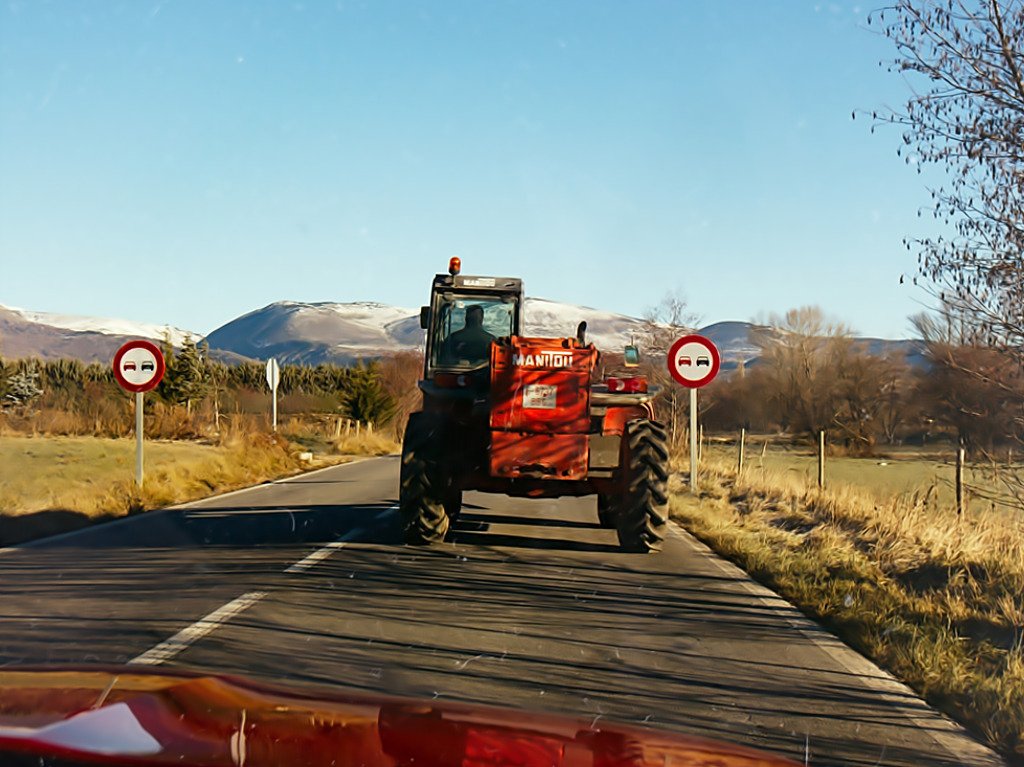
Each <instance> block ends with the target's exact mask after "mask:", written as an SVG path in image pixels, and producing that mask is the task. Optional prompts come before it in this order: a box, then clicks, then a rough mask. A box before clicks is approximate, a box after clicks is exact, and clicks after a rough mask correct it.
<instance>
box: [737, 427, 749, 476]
mask: <svg viewBox="0 0 1024 767" xmlns="http://www.w3.org/2000/svg"><path fill="white" fill-rule="evenodd" d="M746 441H747V430H746V428H741V429H740V455H739V460H738V461H737V464H736V473H737V474H742V473H743V447H744V443H745V442H746Z"/></svg>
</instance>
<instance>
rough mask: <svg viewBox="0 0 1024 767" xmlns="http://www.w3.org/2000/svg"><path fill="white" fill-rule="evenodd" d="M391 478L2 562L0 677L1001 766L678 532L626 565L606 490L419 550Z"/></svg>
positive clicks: (103, 534)
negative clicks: (145, 667)
mask: <svg viewBox="0 0 1024 767" xmlns="http://www.w3.org/2000/svg"><path fill="white" fill-rule="evenodd" d="M397 476H398V465H397V460H396V459H394V458H383V459H374V460H367V461H361V462H358V463H355V464H350V465H345V466H339V467H335V468H332V469H328V470H324V471H320V472H314V473H312V474H308V475H305V476H302V477H298V478H294V479H290V480H286V481H282V482H276V483H272V484H267V485H262V486H260V487H257V488H253V489H250V490H247V491H241V492H238V493H232V494H228V495H225V496H220V497H218V498H214V499H209V500H207V501H202V502H198V503H195V504H189V505H187V506H184V507H180V508H175V509H171V510H166V511H161V512H153V513H149V514H145V515H141V516H137V517H133V518H130V519H128V520H124V521H120V522H115V523H111V524H107V525H102V526H98V527H94V528H91V529H88V530H84V531H81V532H78V533H74V534H70V535H66V536H61V537H57V538H52V539H48V540H45V541H41V542H38V543H36V544H34V545H28V546H22V547H18V548H13V549H6V550H0V663H2V664H5V665H6V664H22V663H41V662H53V663H82V662H98V663H124V662H135V663H140V664H146V663H150V664H167V665H181V666H186V667H191V668H201V669H211V670H216V671H220V672H231V673H242V674H246V675H249V676H254V677H263V678H270V679H274V680H276V681H291V682H300V683H316V684H319V685H324V684H326V685H331V686H341V687H346V688H351V689H358V690H364V691H374V692H384V693H390V694H398V695H413V696H425V697H427V698H443V699H448V700H458V701H469V702H478V703H488V704H497V705H503V706H513V707H519V708H525V709H530V710H548V711H556V712H560V713H569V714H574V715H577V716H584V717H592V718H594V719H596V720H600V719H602V718H604V719H611V720H619V721H625V722H634V723H635V722H642V723H646V724H648V725H650V726H654V727H659V728H666V729H670V730H675V731H681V732H685V733H690V734H699V735H704V736H710V737H715V738H719V739H723V740H728V741H732V742H736V743H742V744H746V745H752V746H756V747H760V748H764V749H768V750H771V751H774V752H776V753H781V754H784V755H788V756H791V757H794V758H796V759H798V760H799V761H803V760H804V758H805V755H807V754H809V763H810V764H813V765H840V764H841V765H865V766H868V765H913V767H922V765H981V764H1000V763H1001V762H999V761H998V760H996V759H995V758H994V757H993V755H992V754H991V752H989V751H987V750H986V749H984V748H982V747H981V746H979V745H978V744H977V743H975V742H974V741H973V740H971V739H970V738H969V737H967V736H966V735H964V734H963V733H962V732H961V731H960V729H959V728H958V727H956V726H955V725H953V724H952V723H951V722H949V721H948V720H947V719H945V718H944V717H942V716H940V715H938V714H937V713H935V712H934V711H933V710H931V709H930V708H929V707H928V706H927V705H926V704H924V703H923V702H922V701H921V700H920V699H918V698H916V697H915V696H914V695H912V694H911V693H910V692H909V691H908V690H907V689H906V688H904V687H902V686H901V685H899V684H897V683H896V682H895V681H893V680H892V679H891V678H890V677H888V676H887V675H885V674H884V673H882V672H881V671H879V670H878V669H877V668H875V667H874V666H873V665H871V664H870V663H868V662H867V661H866V660H864V659H863V658H861V656H859V655H857V654H856V653H854V652H853V651H851V650H849V649H848V648H846V647H845V646H843V645H842V644H841V643H839V642H838V641H837V640H836V639H834V638H833V637H832V636H831V635H830V634H828V633H827V632H825V631H823V630H821V629H820V628H818V627H817V626H816V625H815V624H813V623H811V622H810V621H808V620H806V619H805V618H804V617H803V616H802V615H801V614H800V613H799V612H797V611H796V610H794V609H793V608H792V607H790V606H789V605H787V604H786V603H785V602H783V601H782V600H780V599H778V598H777V597H775V596H774V595H773V594H772V593H771V592H769V591H768V590H767V589H765V588H763V587H761V586H760V585H758V584H756V583H755V582H753V581H752V580H750V579H749V578H748V577H747V576H746V575H745V574H744V573H742V571H740V570H738V569H737V568H735V567H734V566H732V565H731V564H729V563H727V562H724V561H723V560H721V559H719V558H718V557H715V556H714V555H712V554H711V553H710V552H709V551H708V550H707V549H706V548H705V547H704V546H703V545H702V544H700V543H698V542H697V541H695V540H694V539H692V538H691V537H690V536H689V535H687V534H686V533H684V532H682V531H681V530H676V531H674V532H673V534H672V536H671V537H670V539H669V540H668V542H667V545H666V547H665V550H664V551H663V552H662V553H660V554H657V555H651V556H644V555H636V554H623V553H621V552H619V550H618V547H617V545H616V542H615V535H614V533H613V532H612V531H609V530H603V529H601V528H599V527H598V526H597V519H596V517H597V514H596V504H595V501H594V499H593V498H583V499H562V500H558V501H546V500H535V501H522V500H516V499H510V498H505V497H503V496H491V495H483V494H476V493H468V494H467V495H466V505H465V507H464V511H463V515H462V517H461V519H460V520H459V524H458V525H457V527H456V529H455V530H454V532H453V533H452V534H450V536H449V540H448V541H447V542H446V543H445V544H443V545H440V546H436V547H431V548H428V549H421V548H410V547H405V546H402V545H401V544H400V542H399V531H398V524H397V513H396V511H395V504H396V502H397V484H398V482H397Z"/></svg>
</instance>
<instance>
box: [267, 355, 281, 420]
mask: <svg viewBox="0 0 1024 767" xmlns="http://www.w3.org/2000/svg"><path fill="white" fill-rule="evenodd" d="M280 383H281V367H280V365H278V364H277V360H275V359H274V358H273V357H271V358H270V359H269V360H267V385H268V386H269V387H270V423H271V426H272V427H273V429H274V431H277V386H278V384H280Z"/></svg>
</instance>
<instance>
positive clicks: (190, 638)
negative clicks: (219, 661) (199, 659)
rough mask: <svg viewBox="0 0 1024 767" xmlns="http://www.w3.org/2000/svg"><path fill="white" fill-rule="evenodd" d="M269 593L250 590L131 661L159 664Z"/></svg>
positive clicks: (152, 664) (141, 663)
mask: <svg viewBox="0 0 1024 767" xmlns="http://www.w3.org/2000/svg"><path fill="white" fill-rule="evenodd" d="M266 595H267V592H265V591H250V592H248V593H247V594H242V596H240V597H238V598H237V599H232V600H231V601H230V602H228V603H227V604H224V605H221V606H220V607H218V608H217V609H216V610H214V611H213V612H212V613H210V614H209V615H207V616H205V617H203V618H200V619H199V620H197V621H196V622H195V623H193V624H192V625H190V626H186V627H185V628H183V629H182V630H181V631H179V632H178V633H177V634H175V635H174V636H172V637H171V638H170V639H165V640H164V641H163V642H161V643H160V644H158V645H156V646H155V647H152V648H150V649H149V650H146V652H144V653H142V655H137V656H135V657H134V658H132V659H131V660H130V661H128V662H129V663H135V664H140V665H150V666H158V665H160V664H161V663H164V662H165V661H169V660H170V659H171V658H173V657H174V656H175V655H178V654H179V653H181V652H182V651H183V650H185V649H186V648H188V647H189V646H190V645H192V644H195V643H196V642H197V641H199V640H200V639H202V638H203V637H204V636H206V635H207V634H209V633H211V632H212V631H214V630H215V629H216V628H217V627H218V626H221V625H223V624H225V623H227V622H228V621H229V620H231V619H232V618H234V617H235V616H236V615H238V614H240V613H242V612H245V611H246V610H248V609H249V608H250V607H252V606H253V605H254V604H256V603H257V602H259V601H260V600H261V599H263V597H265V596H266Z"/></svg>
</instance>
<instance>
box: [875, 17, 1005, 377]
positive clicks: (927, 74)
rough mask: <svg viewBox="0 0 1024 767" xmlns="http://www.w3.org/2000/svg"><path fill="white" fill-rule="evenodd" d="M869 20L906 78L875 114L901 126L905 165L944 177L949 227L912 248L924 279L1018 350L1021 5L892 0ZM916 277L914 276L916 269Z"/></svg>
mask: <svg viewBox="0 0 1024 767" xmlns="http://www.w3.org/2000/svg"><path fill="white" fill-rule="evenodd" d="M869 22H870V23H871V24H872V25H873V26H874V27H875V28H877V29H880V31H881V32H882V34H884V35H885V36H886V37H888V38H889V39H891V40H892V41H893V43H894V44H895V46H896V50H897V56H896V58H895V60H894V61H892V62H891V65H890V71H898V72H901V73H903V74H904V76H906V77H907V79H908V80H909V81H910V84H911V85H912V86H913V87H914V88H915V90H914V92H913V95H912V96H911V98H910V99H909V100H908V101H907V103H906V105H905V107H904V108H903V109H902V110H892V111H885V112H882V113H876V114H875V115H874V116H875V118H876V120H878V121H879V122H882V123H890V124H895V125H898V126H901V127H902V128H903V143H904V147H902V148H901V149H900V153H901V154H904V155H905V157H906V161H907V162H908V163H914V164H917V165H918V168H919V171H920V166H922V165H934V166H937V167H938V168H939V169H941V170H943V171H945V172H946V174H947V177H948V181H947V182H946V183H945V184H944V185H943V186H941V187H939V188H937V189H933V190H931V195H932V200H933V203H932V213H933V215H934V216H935V218H936V219H938V220H940V221H942V222H944V223H946V224H949V225H951V233H950V234H949V235H944V236H937V237H934V238H924V239H919V240H912V241H907V243H906V244H907V248H908V249H911V248H912V247H913V246H916V247H917V250H918V260H919V265H920V266H919V269H920V273H921V275H922V276H923V277H925V278H926V279H927V280H928V281H929V283H930V287H929V289H930V290H931V291H932V292H933V293H934V294H935V295H936V297H938V298H939V299H940V301H942V302H943V303H944V304H946V305H948V306H952V307H954V308H955V309H956V310H957V311H958V312H959V314H960V316H961V317H963V318H966V319H969V320H970V321H971V322H972V323H974V324H975V325H976V326H977V327H978V328H979V330H980V331H981V332H982V333H983V335H984V337H985V340H986V341H987V343H988V345H990V346H999V347H1001V348H1003V349H1006V350H1008V351H1010V352H1011V353H1013V354H1015V355H1016V356H1018V357H1021V356H1022V350H1024V3H1022V2H1021V0H942V1H941V2H939V1H938V0H897V2H896V3H895V4H894V5H892V6H890V7H888V8H885V9H882V10H879V11H876V12H874V13H872V14H871V16H870V17H869ZM915 280H916V278H915Z"/></svg>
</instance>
